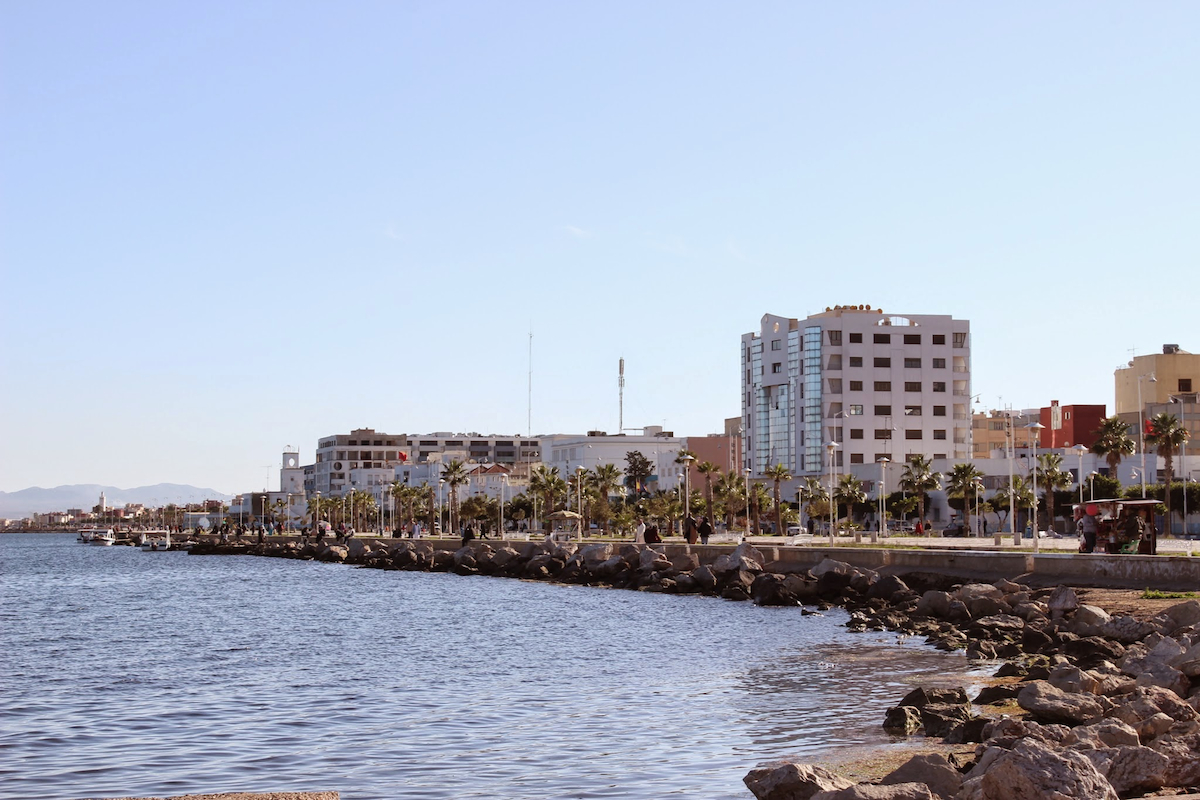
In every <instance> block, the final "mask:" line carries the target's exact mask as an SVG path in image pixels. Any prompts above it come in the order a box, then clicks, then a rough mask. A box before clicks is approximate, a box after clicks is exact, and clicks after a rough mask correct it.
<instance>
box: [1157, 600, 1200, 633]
mask: <svg viewBox="0 0 1200 800" xmlns="http://www.w3.org/2000/svg"><path fill="white" fill-rule="evenodd" d="M1150 623H1151V624H1152V625H1154V627H1155V628H1156V629H1158V631H1160V632H1161V633H1164V634H1166V635H1167V636H1174V635H1175V633H1176V632H1177V631H1179V630H1180V629H1181V628H1191V627H1193V626H1195V625H1200V600H1188V601H1187V602H1184V603H1178V604H1176V605H1173V606H1171V607H1170V608H1168V609H1166V610H1165V611H1161V612H1159V613H1158V614H1157V615H1155V617H1154V619H1152V620H1150Z"/></svg>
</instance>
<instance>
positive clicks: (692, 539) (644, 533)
mask: <svg viewBox="0 0 1200 800" xmlns="http://www.w3.org/2000/svg"><path fill="white" fill-rule="evenodd" d="M712 532H713V526H712V523H711V522H709V520H708V517H707V516H704V515H703V514H702V515H700V516H699V517H693V516H690V515H689V516H687V517H685V518H684V520H683V538H684V539H686V540H687V543H688V544H695V543H696V541H697V540H699V542H700V544H708V537H710V536H712ZM662 540H663V539H662V535H661V534H659V532H658V526H657V525H655V524H654V523H653V522H651V523H650V524H649V525H647V524H646V521H645V520H644V519H642V518H641V517H639V518H638V521H637V527H635V528H634V529H633V541H634V542H637V543H638V544H660V543H661V542H662Z"/></svg>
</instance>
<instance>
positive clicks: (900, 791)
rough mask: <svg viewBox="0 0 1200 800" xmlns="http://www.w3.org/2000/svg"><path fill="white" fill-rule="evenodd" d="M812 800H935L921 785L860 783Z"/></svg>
mask: <svg viewBox="0 0 1200 800" xmlns="http://www.w3.org/2000/svg"><path fill="white" fill-rule="evenodd" d="M812 800H935V796H934V794H933V793H932V792H930V791H929V787H928V786H926V785H925V784H923V783H896V784H892V785H890V786H880V785H879V784H873V783H860V784H858V785H857V786H851V787H849V788H846V789H837V790H834V791H829V792H818V793H817V794H814V795H813V796H812Z"/></svg>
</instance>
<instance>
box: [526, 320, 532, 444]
mask: <svg viewBox="0 0 1200 800" xmlns="http://www.w3.org/2000/svg"><path fill="white" fill-rule="evenodd" d="M525 409H526V414H527V416H526V418H525V430H526V431H528V433H526V434H525V435H526V436H533V326H532V325H531V326H530V327H529V397H528V398H527V400H526V405H525Z"/></svg>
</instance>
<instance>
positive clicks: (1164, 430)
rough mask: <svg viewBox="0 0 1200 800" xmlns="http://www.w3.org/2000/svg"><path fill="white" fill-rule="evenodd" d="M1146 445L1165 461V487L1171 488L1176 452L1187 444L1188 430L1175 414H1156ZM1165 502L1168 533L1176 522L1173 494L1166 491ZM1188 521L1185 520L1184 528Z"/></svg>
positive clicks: (1151, 422)
mask: <svg viewBox="0 0 1200 800" xmlns="http://www.w3.org/2000/svg"><path fill="white" fill-rule="evenodd" d="M1146 428H1147V430H1146V444H1150V445H1154V447H1155V450H1156V451H1157V453H1158V455H1159V456H1160V457H1161V458H1162V459H1163V465H1164V466H1165V467H1166V470H1167V480H1166V481H1165V482H1164V484H1163V485H1164V487H1170V485H1171V481H1172V479H1174V477H1175V451H1176V450H1178V449H1179V448H1180V447H1182V446H1183V445H1185V444H1187V440H1188V438H1189V435H1188V430H1187V428H1185V427H1184V426H1183V425H1181V424H1180V423H1179V420H1178V419H1176V418H1175V415H1174V414H1167V413H1162V414H1155V415H1154V417H1153V418H1151V420H1150V423H1149V424H1148V425H1147V426H1146ZM1163 500H1164V502H1165V505H1166V507H1167V513H1166V520H1167V533H1170V532H1171V531H1172V530H1173V525H1174V520H1172V519H1171V492H1170V491H1167V490H1165V489H1164V491H1163ZM1186 526H1187V520H1184V527H1186Z"/></svg>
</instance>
